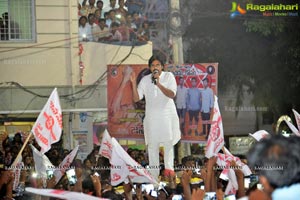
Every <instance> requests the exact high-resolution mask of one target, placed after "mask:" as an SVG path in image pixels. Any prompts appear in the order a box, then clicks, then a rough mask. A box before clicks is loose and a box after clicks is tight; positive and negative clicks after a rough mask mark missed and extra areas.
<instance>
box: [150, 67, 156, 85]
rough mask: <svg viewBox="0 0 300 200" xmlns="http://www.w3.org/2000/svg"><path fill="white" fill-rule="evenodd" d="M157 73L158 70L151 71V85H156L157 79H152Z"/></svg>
mask: <svg viewBox="0 0 300 200" xmlns="http://www.w3.org/2000/svg"><path fill="white" fill-rule="evenodd" d="M157 73H158V70H157V69H155V70H153V72H152V78H151V79H152V83H153V84H154V85H156V83H157V79H156V78H154V75H155V74H157Z"/></svg>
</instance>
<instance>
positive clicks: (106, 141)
mask: <svg viewBox="0 0 300 200" xmlns="http://www.w3.org/2000/svg"><path fill="white" fill-rule="evenodd" d="M99 154H100V155H102V156H104V157H105V158H108V159H109V160H110V158H111V154H112V139H111V137H110V135H109V133H108V132H107V130H106V129H105V131H104V133H103V137H102V141H101V145H100V149H99Z"/></svg>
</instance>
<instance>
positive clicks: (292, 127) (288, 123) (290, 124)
mask: <svg viewBox="0 0 300 200" xmlns="http://www.w3.org/2000/svg"><path fill="white" fill-rule="evenodd" d="M284 121H285V123H286V124H287V125H288V127H289V128H290V129H291V131H292V132H293V133H294V134H295V135H297V136H300V133H299V130H298V129H297V128H296V127H295V126H294V125H293V124H292V123H291V122H289V121H288V120H286V119H284Z"/></svg>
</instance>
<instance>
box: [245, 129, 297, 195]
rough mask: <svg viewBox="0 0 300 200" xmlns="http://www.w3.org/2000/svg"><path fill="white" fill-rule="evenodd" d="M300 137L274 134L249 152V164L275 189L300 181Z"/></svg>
mask: <svg viewBox="0 0 300 200" xmlns="http://www.w3.org/2000/svg"><path fill="white" fill-rule="evenodd" d="M299 152H300V138H299V137H296V136H292V137H289V138H286V137H283V136H282V135H276V136H272V137H270V138H266V139H263V140H261V141H260V142H258V143H256V144H255V145H254V146H253V147H252V148H251V149H250V150H249V152H248V155H247V159H248V163H249V166H250V167H252V168H253V169H254V170H256V171H257V173H258V174H259V175H262V176H265V177H266V179H267V180H268V181H269V183H270V185H271V186H272V187H273V188H274V189H275V188H278V187H284V186H290V185H292V184H295V183H300V153H299Z"/></svg>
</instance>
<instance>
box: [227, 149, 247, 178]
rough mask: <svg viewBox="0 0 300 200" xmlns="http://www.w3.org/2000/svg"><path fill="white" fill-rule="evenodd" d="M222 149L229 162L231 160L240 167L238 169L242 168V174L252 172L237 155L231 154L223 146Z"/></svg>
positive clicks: (245, 174)
mask: <svg viewBox="0 0 300 200" xmlns="http://www.w3.org/2000/svg"><path fill="white" fill-rule="evenodd" d="M223 149H224V151H225V152H224V153H225V154H226V156H227V158H229V160H230V162H231V161H232V160H233V161H235V163H236V165H237V166H238V167H240V169H241V170H242V172H243V174H244V176H249V175H250V174H252V172H251V170H250V168H249V167H248V165H246V164H245V163H243V162H242V161H241V159H240V158H239V157H236V156H234V155H232V154H231V152H230V151H229V150H228V149H227V148H226V147H224V148H223Z"/></svg>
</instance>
